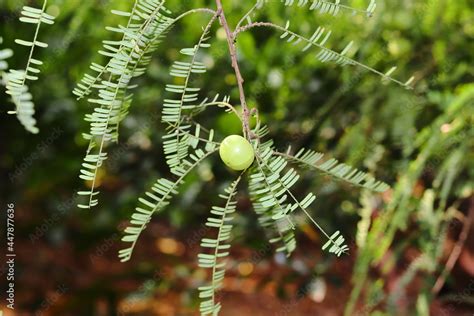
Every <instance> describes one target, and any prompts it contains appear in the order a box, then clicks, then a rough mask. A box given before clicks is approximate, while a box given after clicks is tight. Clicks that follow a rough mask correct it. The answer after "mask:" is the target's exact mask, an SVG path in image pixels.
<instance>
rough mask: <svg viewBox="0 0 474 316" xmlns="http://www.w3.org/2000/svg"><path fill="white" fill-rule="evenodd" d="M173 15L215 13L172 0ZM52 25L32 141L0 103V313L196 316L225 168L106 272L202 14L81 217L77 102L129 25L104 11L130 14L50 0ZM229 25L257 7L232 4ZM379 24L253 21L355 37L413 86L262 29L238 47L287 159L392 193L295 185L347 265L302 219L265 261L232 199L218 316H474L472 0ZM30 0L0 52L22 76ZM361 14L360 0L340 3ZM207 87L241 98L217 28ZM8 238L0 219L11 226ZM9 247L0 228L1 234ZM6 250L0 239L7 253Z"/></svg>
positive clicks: (405, 0)
mask: <svg viewBox="0 0 474 316" xmlns="http://www.w3.org/2000/svg"><path fill="white" fill-rule="evenodd" d="M167 2H168V7H169V8H170V9H171V10H172V11H173V12H174V13H181V12H184V11H185V10H187V9H191V8H197V7H205V6H208V7H211V8H214V7H215V6H214V2H213V1H202V0H196V1H177V0H169V1H167ZM48 3H49V4H48V9H47V12H48V13H49V14H51V15H54V16H57V18H56V24H55V25H53V26H47V27H44V28H42V31H41V35H40V39H41V40H42V41H44V42H47V43H49V45H50V47H49V48H48V49H41V50H38V55H37V56H38V57H39V59H41V60H43V61H44V65H43V67H42V74H41V75H40V80H39V81H37V82H35V83H33V84H31V86H30V89H31V91H32V94H33V96H34V100H35V102H36V109H37V115H36V118H37V120H38V125H39V128H40V134H38V135H32V134H28V133H27V132H26V131H25V130H24V129H23V127H22V126H21V125H20V124H19V122H18V121H17V120H16V118H15V117H14V116H10V115H7V113H6V112H7V111H8V110H11V109H12V104H11V103H10V102H9V101H8V97H7V95H6V94H5V93H4V89H2V90H1V91H0V101H1V105H2V106H1V109H0V133H1V134H0V137H1V138H0V139H1V141H0V153H1V156H0V179H1V183H0V188H1V195H0V202H1V205H2V206H1V207H2V212H1V214H2V223H5V221H6V215H5V214H6V212H3V210H6V205H7V204H8V203H14V204H15V229H16V232H15V234H16V237H15V238H16V239H15V252H16V255H17V256H16V281H15V282H16V309H15V312H14V313H12V312H11V311H9V310H7V309H6V308H5V307H4V302H5V301H4V295H5V290H3V288H6V282H5V273H6V269H5V267H4V266H3V269H2V281H1V284H2V308H3V310H4V315H97V316H101V315H104V316H105V315H195V314H196V311H197V310H198V307H199V299H198V296H197V287H198V286H200V285H202V284H204V283H205V282H206V280H207V278H208V277H207V275H206V272H205V271H203V270H202V269H199V268H197V260H196V256H197V253H199V251H200V247H199V241H200V239H201V237H202V236H203V234H205V228H204V226H203V223H204V222H205V219H206V217H207V214H208V212H209V209H210V206H211V205H213V203H214V202H216V201H217V200H218V198H217V194H218V192H221V191H222V189H223V188H224V187H225V186H226V185H227V184H228V183H229V181H232V180H233V178H234V175H232V174H231V172H229V171H228V170H227V169H226V168H224V167H223V166H222V163H221V162H220V161H219V160H218V158H217V157H214V158H213V159H214V160H212V159H211V160H209V161H208V162H207V163H206V164H204V165H202V166H201V167H200V168H199V169H198V170H197V172H195V173H193V174H192V175H191V176H190V177H189V178H188V180H187V182H186V185H185V186H184V188H183V190H182V191H181V194H180V195H179V197H178V198H175V199H173V201H172V203H171V205H170V206H169V207H168V208H167V209H166V211H165V212H162V213H160V214H158V216H156V217H154V220H153V221H152V223H151V224H150V225H149V227H148V229H147V230H146V232H145V234H144V235H143V236H142V238H141V239H140V241H139V244H138V246H137V249H136V252H135V254H134V257H133V258H132V260H131V261H130V262H128V263H126V264H122V263H120V262H119V260H118V259H117V250H118V249H120V247H121V246H122V245H121V242H120V238H121V229H122V228H123V226H124V225H125V224H126V223H127V221H128V218H129V216H130V214H131V212H132V210H133V209H134V207H135V204H136V200H137V198H138V197H139V196H141V195H142V193H143V192H144V191H145V190H147V189H148V188H149V187H150V185H151V184H152V183H153V182H154V181H155V180H156V179H157V178H158V177H160V176H163V175H165V176H166V175H169V171H168V170H167V166H166V163H165V159H164V155H163V151H162V146H161V136H162V135H163V129H164V125H163V124H162V123H161V122H160V119H159V115H160V111H161V104H162V102H163V98H164V85H165V84H166V83H167V82H168V81H169V74H168V70H169V66H170V65H171V63H172V62H173V61H174V60H176V58H178V56H179V50H180V49H181V48H183V47H189V46H191V45H194V43H195V42H196V40H197V39H198V38H199V36H200V34H201V26H204V25H205V24H206V23H207V21H208V18H209V17H208V16H206V15H193V16H189V17H187V18H186V19H184V20H182V22H181V23H180V24H178V25H177V26H176V27H175V28H174V29H173V30H172V31H171V32H170V33H169V34H168V37H167V39H166V41H165V43H164V44H163V45H161V47H160V48H159V49H158V52H157V53H156V54H155V57H154V59H153V62H152V64H151V66H150V67H149V69H148V71H147V73H146V75H145V76H143V77H141V78H140V79H138V80H137V83H139V84H140V87H139V88H138V89H136V91H135V99H134V101H133V104H132V107H131V114H130V116H129V117H128V118H127V119H126V120H125V122H124V124H123V125H122V130H121V135H120V137H121V143H120V144H119V145H115V146H111V147H110V148H109V157H110V158H109V159H108V160H107V162H106V166H105V168H104V169H103V172H102V173H101V174H100V177H99V179H100V181H99V182H100V186H101V187H100V189H101V192H102V193H101V195H100V198H101V203H100V204H99V206H98V207H97V208H96V209H94V210H92V211H84V210H80V209H78V208H77V207H76V206H75V205H76V197H75V193H76V191H77V190H78V189H79V188H81V187H82V186H83V185H84V183H83V182H82V180H80V179H79V178H78V174H79V169H80V165H81V162H82V159H83V157H84V154H85V150H86V146H87V143H86V142H85V141H84V140H83V139H82V136H81V133H83V132H85V131H86V130H87V128H88V125H87V124H86V123H87V122H85V121H84V120H83V116H84V114H85V113H89V111H90V110H91V107H90V105H88V104H87V102H86V101H80V102H77V101H76V100H75V98H74V97H73V95H72V93H71V91H72V89H73V87H74V85H75V83H77V82H78V80H79V79H80V78H81V76H82V75H83V73H84V72H86V71H87V70H88V66H89V64H90V62H92V61H95V62H102V61H103V60H102V59H101V57H99V55H98V54H97V51H98V50H99V49H100V48H101V41H102V40H103V39H109V37H110V33H109V32H107V31H106V30H105V28H104V27H105V26H107V25H112V26H115V25H117V24H120V23H122V24H123V23H125V22H124V21H123V20H121V19H120V18H119V17H117V16H115V15H112V14H110V10H111V9H121V10H124V11H128V10H129V9H130V8H129V7H130V5H131V4H130V1H124V0H113V1H112V0H111V1H107V0H101V1H98V0H81V1H79V0H50V1H49V2H48ZM224 3H225V7H226V10H227V16H228V20H229V23H230V24H231V25H235V24H236V23H237V21H238V20H239V19H240V17H241V16H242V15H243V14H244V13H245V12H247V11H248V9H250V7H251V6H252V5H253V4H254V2H253V1H224ZM377 3H378V7H377V10H376V13H375V15H374V16H373V17H372V18H369V19H368V18H366V17H365V16H361V15H352V14H351V13H343V12H341V13H340V14H339V15H338V16H337V17H331V16H327V15H319V14H317V13H316V12H315V11H309V10H308V9H307V8H306V9H304V8H298V7H297V6H296V5H294V6H293V7H291V8H285V7H284V6H283V5H282V3H280V2H279V1H274V2H273V3H272V2H271V1H270V3H269V4H268V5H267V6H266V7H265V9H263V10H261V11H260V13H259V15H258V19H259V20H262V21H273V22H275V23H279V24H282V25H284V23H285V21H286V20H288V19H289V20H291V21H293V23H292V27H293V29H294V30H298V31H299V32H300V33H302V34H305V35H307V36H310V35H311V34H312V32H313V31H314V29H316V28H317V27H318V26H324V27H326V28H330V29H331V30H332V31H333V36H332V38H331V40H330V42H329V43H330V45H331V47H333V48H335V49H337V50H340V49H342V48H344V46H345V45H346V44H347V43H348V42H349V41H350V40H354V42H355V43H356V46H357V47H358V52H357V53H356V54H355V56H354V57H355V58H356V59H357V60H359V61H361V62H363V63H366V64H368V65H369V66H371V67H374V68H377V69H380V70H382V71H386V70H388V69H390V67H392V66H398V70H397V71H396V73H395V74H394V76H395V77H396V78H401V80H402V81H403V80H407V79H408V78H409V77H411V76H412V75H414V76H415V82H414V85H415V89H414V90H411V91H408V90H404V89H403V88H401V87H399V86H397V85H395V84H385V83H382V82H381V80H380V78H379V77H377V76H375V75H373V74H370V73H367V72H365V71H363V70H361V69H358V68H354V67H345V68H341V67H338V66H335V65H326V64H321V63H320V62H318V61H317V59H316V58H315V52H314V51H308V52H306V53H302V52H301V51H300V50H299V49H297V48H295V47H294V46H293V45H291V44H286V43H285V42H284V41H281V40H280V39H279V34H277V33H274V32H273V31H271V30H261V29H258V30H254V31H252V32H246V33H242V34H241V36H240V37H239V38H238V42H237V46H238V49H239V51H238V52H239V57H240V58H241V67H242V71H243V76H244V78H245V80H246V81H245V88H246V92H247V94H248V98H249V99H248V101H249V104H250V106H252V107H257V108H258V109H259V112H260V114H261V117H262V119H263V121H264V122H265V123H266V124H268V126H269V128H270V132H271V133H270V134H271V135H270V136H271V137H272V138H274V139H275V140H276V143H277V147H278V148H280V149H282V150H283V149H284V148H286V147H287V146H288V145H291V146H292V147H294V148H299V147H307V148H311V149H313V150H317V151H321V152H325V153H326V154H327V156H328V157H334V158H337V159H339V160H342V161H345V162H347V163H348V164H351V165H353V166H354V167H358V168H361V169H364V170H367V171H369V172H370V173H371V174H373V175H375V176H377V177H378V178H379V179H381V180H384V181H386V182H387V183H389V184H391V186H392V189H390V190H389V191H387V192H386V193H384V194H382V195H380V194H372V193H369V192H365V191H363V190H359V189H358V188H353V187H349V186H346V185H344V184H342V183H337V182H334V181H331V179H328V178H327V177H325V176H324V175H322V174H316V173H313V172H310V173H307V174H305V182H304V184H305V185H304V187H301V188H300V190H301V191H299V192H296V193H297V194H300V195H302V194H304V193H305V192H307V191H308V190H309V189H311V190H312V191H313V192H314V193H315V194H316V195H317V196H318V199H317V201H316V202H315V204H313V206H312V208H311V212H312V215H313V216H314V217H315V218H316V219H317V220H318V221H319V223H320V224H321V225H322V226H323V227H326V228H327V230H328V231H335V230H340V231H341V232H342V233H343V234H344V235H345V236H346V239H347V240H348V243H349V246H350V254H349V255H347V256H343V257H341V258H336V257H334V256H332V255H329V254H326V253H323V252H322V251H321V250H320V249H321V245H322V243H323V242H324V238H321V235H320V233H319V232H318V231H316V230H315V229H314V228H313V227H312V226H311V225H310V224H308V223H307V222H306V220H305V219H304V218H301V219H298V228H297V241H298V247H297V250H296V251H295V253H294V255H293V256H292V257H291V258H289V259H287V258H285V257H284V256H283V257H282V256H280V255H275V252H274V249H273V248H272V247H271V246H270V245H269V244H268V242H267V241H266V239H265V236H264V234H263V231H262V230H261V229H260V228H259V227H258V225H257V224H256V215H255V214H254V212H253V210H252V208H251V204H250V202H249V199H248V195H247V192H245V191H241V192H240V193H239V195H238V215H237V216H236V219H235V226H234V227H235V229H234V235H233V236H234V237H233V245H232V248H231V257H230V260H229V262H228V272H227V274H226V279H225V283H224V286H225V288H224V290H223V291H222V293H221V297H220V299H221V301H222V303H223V310H222V315H245V314H249V315H342V314H343V313H344V312H345V313H346V315H473V313H474V227H472V226H473V225H474V220H473V219H474V198H473V191H472V188H473V179H474V177H473V173H474V168H473V166H474V159H473V158H474V151H473V145H474V144H473V139H474V138H473V136H474V135H473V134H474V131H473V117H474V84H473V83H472V78H473V75H474V67H473V61H474V40H473V39H474V12H473V11H474V10H473V4H472V2H471V1H469V0H459V1H448V0H400V1H388V0H379V1H377ZM25 4H28V5H31V6H36V7H38V6H41V1H20V0H1V1H0V26H1V28H0V36H2V37H3V38H4V41H3V44H1V46H0V49H3V48H12V49H13V50H14V52H15V54H14V56H13V57H12V58H10V59H9V60H8V63H9V65H10V67H12V68H21V67H24V65H23V64H24V61H25V59H26V50H25V49H24V48H23V47H20V46H18V45H16V44H14V39H15V38H29V37H30V35H31V36H32V35H33V28H32V27H31V26H30V25H27V24H24V23H19V22H18V14H19V12H20V10H21V7H22V6H23V5H25ZM346 4H350V5H352V6H354V7H358V8H365V7H366V6H367V5H368V1H366V0H354V1H346ZM212 35H215V36H213V40H212V41H211V44H212V47H211V49H210V50H209V55H204V56H202V58H203V60H204V62H205V63H206V65H207V66H208V68H209V69H208V73H207V74H205V75H204V76H196V77H195V81H196V82H195V85H197V86H200V87H201V88H202V89H203V93H205V94H206V95H209V96H213V95H215V94H216V93H220V94H221V95H225V94H229V95H230V96H231V98H232V99H231V100H232V102H233V103H234V104H235V103H237V102H238V91H237V89H236V80H235V76H234V75H233V72H232V69H231V67H230V63H229V58H228V56H227V46H226V45H227V44H226V42H225V38H224V37H223V36H222V30H220V29H219V28H218V27H215V28H214V29H213V30H212ZM200 120H201V121H200V123H201V124H202V125H203V126H206V127H210V128H214V129H215V130H216V131H217V132H218V137H219V139H222V137H223V136H225V135H228V134H233V133H239V132H240V124H239V122H238V121H237V120H236V119H234V118H233V117H231V116H230V115H228V114H225V113H223V112H222V111H219V110H218V109H216V110H213V109H212V110H209V112H207V115H204V116H200ZM0 226H1V230H2V232H3V231H4V227H6V225H4V224H2V225H0ZM2 235H4V233H2ZM1 247H2V249H4V248H5V242H3V241H2V245H1Z"/></svg>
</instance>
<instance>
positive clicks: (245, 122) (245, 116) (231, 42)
mask: <svg viewBox="0 0 474 316" xmlns="http://www.w3.org/2000/svg"><path fill="white" fill-rule="evenodd" d="M216 5H217V13H218V15H219V21H220V23H221V25H222V27H223V28H224V30H225V33H226V38H227V45H228V46H229V53H230V58H231V60H232V67H233V68H234V71H235V76H236V77H237V85H238V87H239V95H240V103H241V105H242V127H243V130H244V136H245V137H247V138H248V139H250V138H251V137H252V133H251V131H250V124H249V120H250V110H249V108H248V106H247V101H246V100H245V90H244V78H243V77H242V74H241V72H240V68H239V63H238V61H237V52H236V48H235V35H236V34H235V33H234V32H232V31H231V30H230V28H229V24H228V23H227V19H226V17H225V13H224V8H223V7H222V2H221V0H216Z"/></svg>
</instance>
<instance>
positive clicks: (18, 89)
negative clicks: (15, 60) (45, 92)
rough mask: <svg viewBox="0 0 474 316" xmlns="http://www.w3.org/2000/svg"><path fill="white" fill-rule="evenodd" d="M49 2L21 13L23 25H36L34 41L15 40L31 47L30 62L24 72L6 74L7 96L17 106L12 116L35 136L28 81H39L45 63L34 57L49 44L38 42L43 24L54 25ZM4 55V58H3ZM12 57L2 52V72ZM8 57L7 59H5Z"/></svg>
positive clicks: (27, 7)
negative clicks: (46, 10) (36, 49)
mask: <svg viewBox="0 0 474 316" xmlns="http://www.w3.org/2000/svg"><path fill="white" fill-rule="evenodd" d="M46 5H47V0H45V1H44V2H43V7H42V8H41V9H36V8H32V7H29V6H24V7H23V10H22V11H21V16H20V21H21V22H23V23H28V24H34V25H36V30H35V35H34V37H33V40H32V41H26V40H22V39H15V43H16V44H18V45H22V46H26V47H29V55H28V60H27V62H26V67H25V69H23V70H14V69H10V71H9V72H8V73H4V77H5V79H6V88H7V94H9V95H10V96H11V100H12V102H13V104H14V105H15V110H14V111H9V112H8V113H10V114H16V116H17V118H18V120H19V121H20V123H21V124H22V125H23V126H24V127H25V129H26V130H27V131H28V132H30V133H33V134H37V133H38V132H39V129H38V128H37V127H36V119H35V118H34V114H35V105H34V103H33V96H32V95H31V93H30V92H29V91H28V90H29V89H28V86H27V84H26V82H27V81H35V80H38V74H39V73H40V70H39V68H37V66H40V65H42V64H43V63H42V62H41V61H40V60H37V59H34V58H33V55H34V52H35V48H36V47H40V48H46V47H48V44H46V43H44V42H41V41H39V40H38V35H39V31H40V27H41V24H43V23H44V24H49V25H51V24H53V23H54V17H53V16H51V15H49V14H46V13H45V12H44V11H45V9H46ZM2 55H3V56H2ZM8 55H11V52H9V51H8V50H4V51H2V52H0V71H2V70H6V68H7V65H6V63H4V62H3V60H4V59H5V58H7V57H8ZM5 56H7V57H5Z"/></svg>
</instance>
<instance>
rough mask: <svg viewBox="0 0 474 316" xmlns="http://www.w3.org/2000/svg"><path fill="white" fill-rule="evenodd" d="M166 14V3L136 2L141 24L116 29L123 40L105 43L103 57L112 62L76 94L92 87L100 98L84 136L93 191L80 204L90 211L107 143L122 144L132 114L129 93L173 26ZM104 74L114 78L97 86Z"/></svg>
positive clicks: (86, 172) (86, 176) (87, 174)
mask: <svg viewBox="0 0 474 316" xmlns="http://www.w3.org/2000/svg"><path fill="white" fill-rule="evenodd" d="M145 4H146V5H145ZM162 12H168V11H167V10H166V9H165V8H164V7H163V1H151V2H150V1H145V0H143V1H138V2H136V3H135V7H134V11H133V13H131V14H130V19H136V18H134V16H135V15H137V16H140V19H139V21H141V23H133V24H131V22H130V21H129V27H128V28H125V27H119V28H117V29H114V31H116V32H119V33H121V34H123V39H122V41H119V42H111V41H105V42H104V48H105V49H106V51H104V52H103V55H106V56H110V57H111V58H110V60H109V62H108V63H107V65H106V66H100V65H97V64H93V66H92V67H91V68H92V69H93V70H95V71H97V72H98V73H99V74H98V76H97V77H95V78H94V77H92V76H90V75H86V76H85V78H87V79H86V80H87V81H88V82H89V84H90V86H87V85H86V83H85V82H83V83H82V85H83V87H82V88H81V89H82V90H80V91H79V90H76V91H75V92H76V93H75V94H76V95H79V96H85V95H87V94H89V93H90V92H91V91H92V90H91V89H92V88H94V90H96V91H97V97H95V98H92V97H90V98H89V99H88V101H89V103H91V104H95V105H96V106H95V107H94V110H93V112H92V113H91V114H87V115H86V116H85V120H86V121H88V122H89V124H90V130H89V133H87V134H83V135H84V138H85V139H87V140H89V148H88V151H87V154H86V157H85V158H84V164H83V165H82V166H83V168H82V169H81V175H80V178H81V179H83V180H86V181H90V182H91V189H90V190H89V191H81V192H79V195H81V196H82V198H83V199H84V198H85V199H86V202H85V203H80V204H78V207H79V208H84V209H90V208H92V207H94V206H96V205H97V204H98V199H97V197H96V196H97V193H98V192H97V191H96V190H95V188H96V182H97V181H96V179H97V174H98V170H99V168H100V167H101V166H102V164H103V162H104V161H105V160H106V159H107V153H106V152H105V148H106V146H107V144H108V143H110V142H112V141H115V142H117V141H118V130H119V125H120V122H121V121H122V120H123V119H124V118H125V117H126V115H127V114H128V108H129V107H130V104H131V102H132V95H131V94H128V90H129V89H131V88H132V87H133V86H132V85H131V80H132V79H133V78H135V77H138V76H140V75H142V74H143V73H144V71H145V69H146V66H147V65H148V64H149V62H150V60H151V53H152V52H153V51H155V50H156V49H157V47H158V45H159V43H160V39H161V38H162V36H163V35H164V34H165V33H166V32H167V30H169V28H170V27H171V25H172V21H173V20H172V19H171V18H168V17H165V16H164V15H163V14H162ZM143 16H145V17H146V18H142V17H143ZM104 72H107V73H109V74H110V75H109V76H108V77H107V79H103V80H102V81H101V82H100V83H99V84H97V83H96V82H97V80H98V79H99V78H100V77H101V76H102V74H103V73H104ZM87 192H89V193H88V194H86V193H87Z"/></svg>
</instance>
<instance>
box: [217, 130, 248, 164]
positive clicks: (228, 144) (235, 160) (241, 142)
mask: <svg viewBox="0 0 474 316" xmlns="http://www.w3.org/2000/svg"><path fill="white" fill-rule="evenodd" d="M219 155H220V156H221V159H222V161H223V162H224V163H225V164H226V165H227V166H228V167H229V168H231V169H233V170H245V169H247V168H248V167H250V165H251V164H252V163H253V160H254V158H255V153H254V151H253V147H252V145H250V143H249V142H248V140H246V139H245V138H243V137H242V136H239V135H230V136H227V137H226V138H225V139H224V140H223V141H222V143H221V146H220V148H219Z"/></svg>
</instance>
